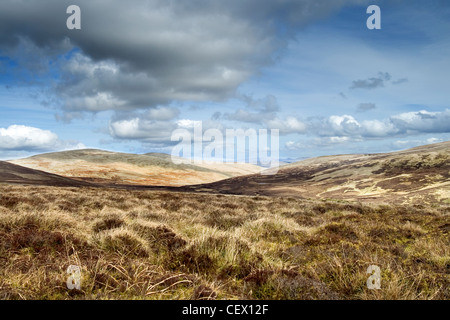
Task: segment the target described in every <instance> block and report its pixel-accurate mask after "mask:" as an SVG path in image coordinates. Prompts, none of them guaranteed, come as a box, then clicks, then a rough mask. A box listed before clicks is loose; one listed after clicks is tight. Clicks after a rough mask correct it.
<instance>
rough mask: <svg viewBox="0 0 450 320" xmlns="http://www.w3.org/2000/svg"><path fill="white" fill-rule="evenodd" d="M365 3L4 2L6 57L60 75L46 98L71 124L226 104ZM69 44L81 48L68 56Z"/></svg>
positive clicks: (0, 42)
mask: <svg viewBox="0 0 450 320" xmlns="http://www.w3.org/2000/svg"><path fill="white" fill-rule="evenodd" d="M367 2H368V1H365V0H338V1H332V2H331V1H327V0H285V1H273V0H248V1H237V0H230V1H222V0H192V1H181V0H179V1H176V0H145V1H144V0H142V1H141V0H139V1H133V2H125V1H119V0H112V1H87V0H79V1H76V2H73V1H71V0H61V1H51V0H39V1H37V0H36V1H15V0H2V1H1V2H0V53H1V54H2V55H6V56H9V57H12V58H13V59H15V60H16V61H17V62H18V68H19V69H21V70H18V73H21V72H28V74H27V76H24V79H31V78H33V75H34V78H35V80H39V77H41V76H42V75H44V74H51V75H53V73H56V74H57V75H58V77H56V78H55V77H53V78H52V80H54V83H53V85H52V86H51V88H49V91H48V94H49V95H54V98H52V99H51V100H52V101H53V102H54V103H56V104H58V105H59V106H62V109H63V111H64V113H65V115H60V117H61V118H64V119H66V120H70V119H71V118H73V117H78V116H79V115H80V112H86V111H87V112H94V113H95V112H99V111H103V110H122V111H125V110H136V109H143V108H149V107H155V106H158V105H169V104H170V103H171V102H173V101H220V100H223V99H227V98H228V97H230V96H232V95H233V94H234V93H235V90H236V88H237V87H238V86H239V85H240V84H242V83H243V82H245V81H246V80H247V79H249V78H250V77H251V76H252V75H254V74H255V73H257V72H258V71H259V70H260V69H261V67H264V66H267V65H270V64H271V63H272V62H273V58H274V57H275V56H276V54H277V53H278V52H280V50H282V49H283V48H285V47H286V45H287V42H288V41H289V40H290V39H291V38H292V37H293V36H294V35H295V32H296V30H298V28H301V27H302V26H304V25H306V24H308V23H309V22H311V21H314V20H317V19H321V18H323V17H325V16H326V15H328V14H330V13H331V12H333V11H336V10H338V9H339V8H341V7H342V6H344V5H347V4H354V3H367ZM71 4H77V5H79V6H80V7H81V17H82V21H81V28H82V29H81V30H68V29H67V28H66V19H67V17H68V15H67V14H66V8H67V7H68V6H69V5H71ZM73 48H79V51H75V52H71V53H70V54H68V52H69V51H70V50H71V49H73ZM55 69H57V71H56V72H55ZM19 71H20V72H19ZM52 72H53V73H52Z"/></svg>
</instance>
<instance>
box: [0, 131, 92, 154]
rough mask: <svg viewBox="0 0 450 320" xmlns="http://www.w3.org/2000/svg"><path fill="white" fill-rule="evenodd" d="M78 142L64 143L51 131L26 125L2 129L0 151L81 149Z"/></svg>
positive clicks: (80, 144)
mask: <svg viewBox="0 0 450 320" xmlns="http://www.w3.org/2000/svg"><path fill="white" fill-rule="evenodd" d="M81 148H85V146H84V145H83V144H82V143H80V142H77V141H63V140H60V139H59V138H58V136H57V135H56V134H55V133H53V132H51V131H49V130H42V129H39V128H34V127H28V126H24V125H11V126H9V127H8V128H0V150H23V151H50V150H54V151H56V150H68V149H81Z"/></svg>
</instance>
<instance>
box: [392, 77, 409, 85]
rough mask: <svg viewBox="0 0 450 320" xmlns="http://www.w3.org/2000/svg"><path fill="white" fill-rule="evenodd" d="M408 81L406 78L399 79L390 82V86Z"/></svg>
mask: <svg viewBox="0 0 450 320" xmlns="http://www.w3.org/2000/svg"><path fill="white" fill-rule="evenodd" d="M408 81H409V80H408V79H407V78H401V79H398V80H395V81H392V84H402V83H406V82H408Z"/></svg>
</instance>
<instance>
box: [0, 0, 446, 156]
mask: <svg viewBox="0 0 450 320" xmlns="http://www.w3.org/2000/svg"><path fill="white" fill-rule="evenodd" d="M73 4H74V5H78V6H79V7H80V9H81V29H80V30H77V29H72V30H70V29H68V28H67V26H66V21H67V19H68V18H69V16H70V14H68V13H67V12H66V9H67V7H68V6H69V5H73ZM369 5H378V6H379V7H380V9H381V29H379V30H377V29H373V30H370V29H368V28H367V25H366V21H367V19H368V18H369V17H370V14H368V13H367V12H366V10H367V8H368V6H369ZM449 57H450V2H449V1H444V0H430V1H415V0H408V1H406V0H390V1H382V0H370V1H365V0H333V1H331V0H328V1H327V0H247V1H246V0H239V1H237V0H228V1H222V0H145V1H144V0H135V1H132V2H125V1H119V0H111V1H106V0H99V1H83V0H78V1H73V0H71V1H65V0H62V1H56V0H53V1H52V0H34V1H33V0H30V1H14V0H2V1H1V2H0V159H3V160H4V159H14V158H22V157H27V156H30V155H33V154H38V153H44V152H54V151H63V150H72V149H83V148H96V149H104V150H110V151H118V152H127V153H147V152H163V153H171V150H173V148H174V146H175V145H176V144H177V143H178V142H175V141H171V136H172V133H173V132H174V131H175V130H177V129H186V130H191V131H192V130H194V127H195V126H196V125H198V124H199V123H200V122H201V124H202V128H203V130H204V131H206V130H207V129H218V130H220V131H221V132H223V133H225V132H226V130H227V129H244V130H246V129H255V130H259V129H268V130H270V129H278V130H279V155H280V160H281V161H293V160H298V159H304V158H309V157H315V156H322V155H332V154H347V153H378V152H390V151H396V150H402V149H406V148H410V147H414V146H418V145H424V144H429V143H436V142H441V141H448V140H449V137H450V99H449V96H450V95H449V88H450V87H449V83H450V59H449Z"/></svg>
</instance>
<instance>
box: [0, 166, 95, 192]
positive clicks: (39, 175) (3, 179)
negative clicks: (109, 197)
mask: <svg viewBox="0 0 450 320" xmlns="http://www.w3.org/2000/svg"><path fill="white" fill-rule="evenodd" d="M0 183H7V184H27V185H41V186H42V185H44V186H56V187H92V186H94V185H93V184H90V183H87V182H84V181H77V180H74V179H70V178H66V177H61V176H58V175H55V174H51V173H48V172H44V171H40V170H35V169H30V168H25V167H22V166H18V165H15V164H12V163H8V162H4V161H0Z"/></svg>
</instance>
